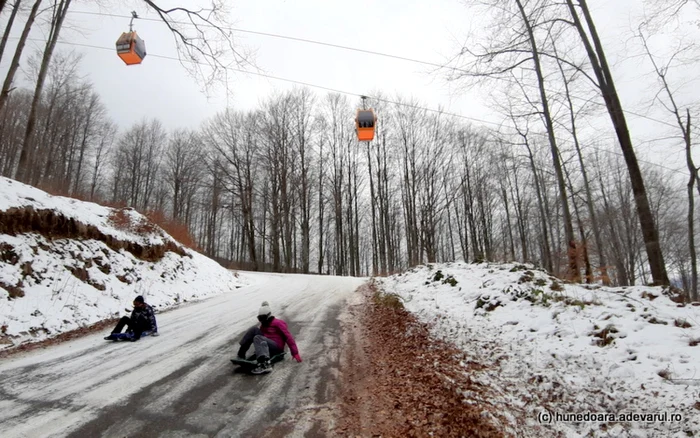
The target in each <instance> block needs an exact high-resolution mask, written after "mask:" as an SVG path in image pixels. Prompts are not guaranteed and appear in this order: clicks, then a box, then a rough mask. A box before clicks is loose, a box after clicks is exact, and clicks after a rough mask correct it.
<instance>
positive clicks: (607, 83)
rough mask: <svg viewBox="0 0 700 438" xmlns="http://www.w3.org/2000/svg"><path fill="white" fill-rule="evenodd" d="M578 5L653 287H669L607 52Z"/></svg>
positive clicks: (575, 15) (569, 0)
mask: <svg viewBox="0 0 700 438" xmlns="http://www.w3.org/2000/svg"><path fill="white" fill-rule="evenodd" d="M577 3H578V9H580V10H581V13H582V14H583V17H584V21H585V27H584V23H583V22H582V21H581V19H580V17H579V12H578V10H577V8H576V5H574V0H566V5H567V6H568V8H569V12H570V14H571V18H572V20H573V25H574V27H575V28H576V30H577V31H578V34H579V36H580V38H581V41H582V43H583V45H584V47H585V49H586V53H587V55H588V58H589V61H590V66H591V68H592V69H593V72H594V73H595V76H596V78H597V84H598V87H599V89H600V93H601V95H602V97H603V100H604V101H605V105H606V108H607V110H608V114H609V115H610V119H611V121H612V123H613V126H614V127H615V133H616V134H617V139H618V142H619V145H620V148H621V149H622V155H623V156H624V158H625V163H626V164H627V169H628V172H629V176H630V181H631V183H632V190H633V191H634V200H635V204H636V208H637V214H638V216H639V222H640V224H641V228H642V234H643V236H644V244H645V246H646V251H647V257H648V259H649V267H650V269H651V273H652V277H653V279H654V283H656V284H663V285H667V284H669V280H668V274H667V273H666V265H665V263H664V258H663V253H662V251H661V247H660V244H659V232H658V229H657V227H656V223H655V222H654V216H653V214H652V212H651V208H650V206H649V199H648V197H647V192H646V187H645V185H644V178H643V176H642V172H641V170H640V168H639V163H638V161H637V156H636V154H635V152H634V147H633V146H632V138H631V137H630V133H629V129H628V128H627V120H626V118H625V114H624V112H623V110H622V104H621V103H620V98H619V96H618V94H617V90H616V88H615V82H614V81H613V77H612V72H611V71H610V67H609V66H608V62H607V59H606V56H605V51H604V50H603V45H602V42H601V40H600V37H599V36H598V31H597V30H596V27H595V23H594V22H593V17H592V16H591V13H590V11H589V9H588V4H587V3H586V0H577ZM589 34H590V38H589ZM591 41H592V42H591Z"/></svg>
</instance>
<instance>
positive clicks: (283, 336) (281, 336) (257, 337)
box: [238, 301, 301, 374]
mask: <svg viewBox="0 0 700 438" xmlns="http://www.w3.org/2000/svg"><path fill="white" fill-rule="evenodd" d="M258 321H260V325H257V324H256V325H254V326H253V327H251V328H249V329H248V331H246V333H245V334H244V335H243V339H241V342H240V344H241V348H239V349H238V357H239V358H240V359H245V355H246V352H247V351H248V349H249V348H250V346H251V345H253V346H254V349H255V358H256V360H257V361H258V366H257V367H256V368H255V369H254V370H253V371H252V372H253V373H254V374H262V373H269V372H270V371H272V366H271V365H270V358H271V357H272V356H275V355H277V354H280V353H283V352H284V345H285V344H286V345H288V346H289V352H290V353H291V354H292V357H293V358H294V360H296V361H297V362H301V356H299V349H298V348H297V344H296V342H294V336H292V334H291V333H290V332H289V329H288V328H287V323H286V322H284V321H282V320H281V319H279V318H275V317H274V316H272V310H271V309H270V305H269V304H268V302H267V301H263V303H262V306H261V307H260V310H259V311H258Z"/></svg>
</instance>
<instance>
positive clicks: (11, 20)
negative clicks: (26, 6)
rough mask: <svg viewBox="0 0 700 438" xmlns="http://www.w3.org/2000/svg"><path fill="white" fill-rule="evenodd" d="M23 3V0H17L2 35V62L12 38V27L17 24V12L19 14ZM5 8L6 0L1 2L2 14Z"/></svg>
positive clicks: (0, 43)
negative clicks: (8, 41)
mask: <svg viewBox="0 0 700 438" xmlns="http://www.w3.org/2000/svg"><path fill="white" fill-rule="evenodd" d="M21 3H22V0H15V4H14V5H13V6H12V12H10V18H8V19H7V27H6V28H5V32H3V34H2V40H1V41H0V61H2V55H3V54H4V53H5V46H6V45H7V39H8V38H9V37H10V31H11V30H12V25H13V24H14V22H15V17H16V16H17V12H19V5H20V4H21ZM4 6H5V0H0V12H2V8H3V7H4Z"/></svg>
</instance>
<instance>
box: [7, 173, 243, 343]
mask: <svg viewBox="0 0 700 438" xmlns="http://www.w3.org/2000/svg"><path fill="white" fill-rule="evenodd" d="M242 284H243V282H242V281H241V280H239V279H238V278H237V277H236V276H235V275H234V274H233V273H232V272H231V271H228V270H227V269H224V268H223V267H221V266H220V265H219V264H218V263H216V262H214V261H213V260H211V259H209V258H207V257H204V256H202V255H200V254H198V253H197V252H194V251H191V250H189V249H187V248H184V247H183V246H181V245H180V244H179V243H178V242H176V241H175V240H174V239H173V238H172V237H170V236H169V235H168V234H167V233H165V232H164V231H163V230H162V229H160V228H159V227H157V226H155V225H154V224H152V223H150V222H149V221H148V220H147V219H146V218H145V217H144V216H142V215H141V214H139V213H138V212H136V211H134V210H131V209H112V208H108V207H103V206H100V205H98V204H94V203H89V202H82V201H78V200H75V199H71V198H64V197H60V196H51V195H49V194H47V193H46V192H43V191H41V190H38V189H36V188H34V187H31V186H27V185H25V184H22V183H19V182H17V181H14V180H11V179H7V178H2V177H0V349H3V348H7V347H10V346H12V345H17V344H20V343H24V342H33V341H41V340H44V339H47V338H49V337H53V336H56V335H58V334H60V333H64V332H67V331H70V330H74V329H77V328H81V327H85V326H87V325H90V324H93V323H95V322H98V321H101V320H104V319H109V318H112V317H116V316H120V315H121V314H126V311H125V309H126V308H130V307H131V302H132V300H133V299H134V297H135V296H136V295H137V294H140V295H143V296H144V297H146V301H147V302H148V303H149V304H151V305H153V306H154V308H156V309H163V308H166V307H169V306H172V305H175V304H177V303H181V302H184V301H187V300H191V299H196V298H202V297H205V296H208V295H213V294H218V293H222V292H227V291H230V290H233V289H235V288H236V287H240V286H241V285H242Z"/></svg>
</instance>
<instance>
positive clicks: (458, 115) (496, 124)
mask: <svg viewBox="0 0 700 438" xmlns="http://www.w3.org/2000/svg"><path fill="white" fill-rule="evenodd" d="M9 39H12V40H17V39H19V37H9ZM27 41H34V42H42V43H45V42H46V41H45V40H41V39H38V38H27ZM57 42H58V44H65V45H69V46H78V47H88V48H92V49H100V50H109V51H113V50H114V49H112V48H109V47H103V46H95V45H91V44H82V43H72V42H66V41H57ZM148 56H150V57H154V58H162V59H169V60H172V61H179V62H188V63H192V64H198V65H204V66H206V65H207V64H205V63H201V62H196V61H192V60H187V59H179V58H176V57H174V56H165V55H155V54H152V53H149V54H148ZM227 69H229V70H232V71H236V72H240V73H247V74H252V75H256V76H262V77H265V78H269V79H274V80H278V81H283V82H289V83H293V84H297V85H303V86H307V87H311V88H317V89H321V90H325V91H330V92H334V93H339V94H344V95H348V96H357V97H360V98H361V97H363V96H364V97H365V98H369V99H374V100H376V101H378V102H384V103H389V104H393V105H397V106H403V107H407V108H413V109H419V110H424V111H429V112H433V113H438V114H443V115H446V116H452V117H455V118H460V119H465V120H470V121H473V122H479V123H483V124H486V125H493V126H496V127H498V128H502V127H503V126H504V122H501V123H496V122H492V121H489V120H483V119H477V118H475V117H469V116H464V115H461V114H456V113H451V112H448V111H442V110H436V109H433V108H427V107H423V106H420V105H412V104H409V103H404V102H397V101H392V100H389V99H384V98H378V97H372V96H367V95H363V94H359V93H353V92H349V91H344V90H339V89H336V88H330V87H325V86H322V85H315V84H312V83H309V82H303V81H297V80H294V79H287V78H281V77H278V76H273V75H268V74H265V73H256V72H251V71H246V70H241V69H237V68H233V67H227ZM509 128H510V127H509ZM513 129H514V128H513ZM511 134H514V133H511ZM532 134H534V135H536V134H538V133H532ZM543 135H545V134H543ZM562 140H563V141H564V142H566V143H573V141H572V140H568V139H560V141H562ZM586 147H587V148H590V149H593V150H596V151H599V152H605V153H609V154H613V155H617V156H620V157H624V155H623V154H622V153H621V152H616V151H612V150H608V149H601V148H599V147H597V146H592V145H587V146H586ZM637 161H638V162H640V163H645V164H649V165H652V166H656V167H660V168H662V169H665V170H668V171H670V172H673V173H678V174H681V175H684V176H687V175H688V173H687V172H684V171H683V170H679V169H673V168H670V167H666V166H664V165H662V164H658V163H654V162H651V161H647V160H644V159H639V158H638V159H637Z"/></svg>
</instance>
